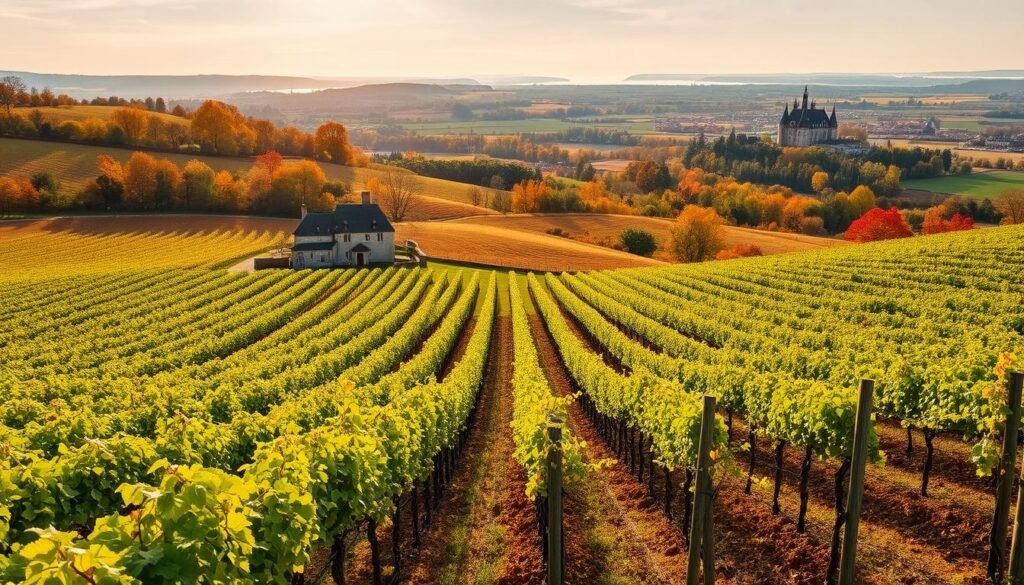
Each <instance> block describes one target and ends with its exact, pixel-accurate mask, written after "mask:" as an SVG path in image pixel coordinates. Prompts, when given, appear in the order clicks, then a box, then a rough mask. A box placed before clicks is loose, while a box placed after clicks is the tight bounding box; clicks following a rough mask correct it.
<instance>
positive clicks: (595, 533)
mask: <svg viewBox="0 0 1024 585" xmlns="http://www.w3.org/2000/svg"><path fill="white" fill-rule="evenodd" d="M530 326H531V329H532V331H533V338H534V340H535V341H536V343H537V349H538V352H539V354H540V357H541V366H542V367H543V369H544V373H545V374H546V375H547V377H548V382H549V383H550V384H551V386H552V387H553V388H554V389H555V391H556V392H559V393H561V394H568V393H571V392H573V391H574V386H573V383H572V380H571V379H570V377H569V374H568V372H566V370H565V367H564V366H563V364H562V361H561V358H560V357H559V355H558V350H557V349H556V348H555V346H554V342H553V340H552V339H551V337H550V335H549V334H548V332H547V330H546V329H545V328H544V324H543V321H542V320H541V318H540V317H539V316H538V315H531V316H530ZM569 428H570V430H571V432H572V433H573V434H574V435H575V436H576V437H577V438H579V439H581V440H583V441H586V444H587V446H586V449H585V451H584V456H585V458H586V459H587V460H588V462H591V463H596V462H599V461H604V465H602V466H601V467H600V468H599V469H594V470H591V471H590V472H589V473H588V474H587V476H586V478H585V479H584V480H582V481H580V482H578V483H576V484H573V485H569V486H568V488H567V490H566V492H567V493H566V496H567V497H566V501H565V506H566V508H565V518H566V535H565V539H566V555H567V559H566V583H569V584H588V583H595V582H596V583H666V584H667V583H681V582H683V579H684V577H685V563H686V558H685V555H684V553H683V541H682V535H681V534H680V532H679V531H678V529H676V528H675V527H674V526H673V525H672V523H671V522H670V521H669V520H668V519H667V518H666V517H665V516H664V515H663V514H661V512H660V511H659V508H658V506H657V504H656V503H655V502H654V501H653V500H651V499H650V498H648V497H647V494H646V491H645V489H644V487H643V485H642V484H641V483H639V482H638V481H637V480H636V479H635V478H634V477H633V476H632V475H630V473H629V471H628V469H627V468H626V467H625V466H624V465H623V464H622V462H620V461H618V460H616V459H615V456H614V453H612V452H611V451H610V450H609V449H608V447H607V446H606V445H605V444H604V443H603V442H602V441H601V439H600V436H599V434H598V432H597V430H596V429H595V428H594V426H593V425H592V424H591V422H590V420H589V419H588V418H587V417H586V415H585V414H584V412H583V409H582V408H581V406H580V405H579V404H578V403H573V404H572V405H571V406H570V408H569Z"/></svg>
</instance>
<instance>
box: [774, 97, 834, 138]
mask: <svg viewBox="0 0 1024 585" xmlns="http://www.w3.org/2000/svg"><path fill="white" fill-rule="evenodd" d="M838 139H839V122H838V121H837V120H836V107H835V106H832V115H831V116H830V115H829V113H828V112H826V111H825V108H820V109H819V108H817V107H815V103H814V102H813V101H812V102H810V103H808V96H807V87H804V99H803V102H802V103H800V104H797V101H796V99H794V100H793V110H792V111H790V109H789V104H786V109H785V111H783V112H782V119H781V120H779V138H778V143H779V146H811V145H814V144H822V143H825V142H832V141H835V140H838Z"/></svg>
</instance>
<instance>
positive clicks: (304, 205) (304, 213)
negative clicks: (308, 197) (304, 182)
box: [302, 203, 306, 219]
mask: <svg viewBox="0 0 1024 585" xmlns="http://www.w3.org/2000/svg"><path fill="white" fill-rule="evenodd" d="M302 219H306V204H305V203H303V204H302Z"/></svg>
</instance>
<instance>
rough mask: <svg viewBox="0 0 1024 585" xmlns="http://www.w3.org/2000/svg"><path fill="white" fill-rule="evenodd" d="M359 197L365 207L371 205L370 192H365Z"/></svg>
mask: <svg viewBox="0 0 1024 585" xmlns="http://www.w3.org/2000/svg"><path fill="white" fill-rule="evenodd" d="M359 195H360V196H361V197H362V198H363V205H369V204H370V192H369V191H363V192H361V193H360V194H359Z"/></svg>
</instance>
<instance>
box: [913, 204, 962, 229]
mask: <svg viewBox="0 0 1024 585" xmlns="http://www.w3.org/2000/svg"><path fill="white" fill-rule="evenodd" d="M948 212H949V210H948V209H947V208H946V206H945V205H936V206H935V207H932V208H930V209H928V211H926V212H925V214H924V223H922V224H921V233H922V234H925V235H930V234H942V233H946V232H958V231H962V230H969V229H973V228H974V220H973V219H972V218H970V217H967V216H964V215H961V214H960V213H954V214H953V215H951V216H950V217H949V218H947V217H946V215H947V214H948Z"/></svg>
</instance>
